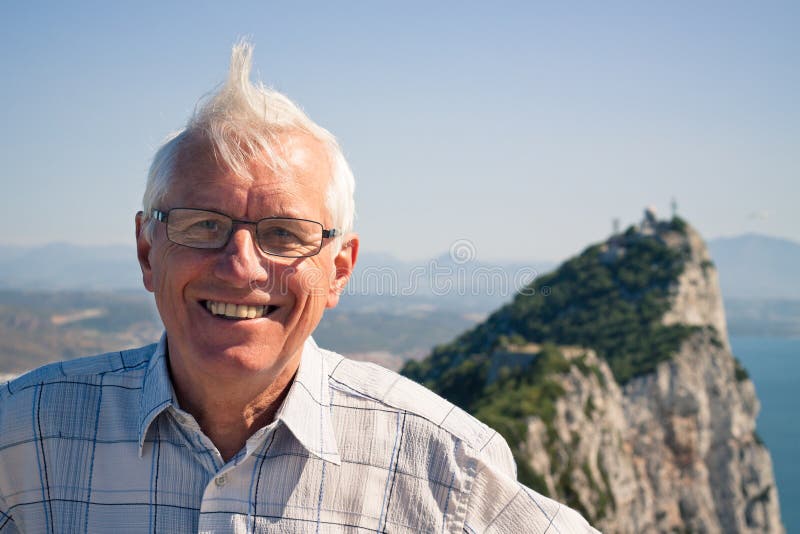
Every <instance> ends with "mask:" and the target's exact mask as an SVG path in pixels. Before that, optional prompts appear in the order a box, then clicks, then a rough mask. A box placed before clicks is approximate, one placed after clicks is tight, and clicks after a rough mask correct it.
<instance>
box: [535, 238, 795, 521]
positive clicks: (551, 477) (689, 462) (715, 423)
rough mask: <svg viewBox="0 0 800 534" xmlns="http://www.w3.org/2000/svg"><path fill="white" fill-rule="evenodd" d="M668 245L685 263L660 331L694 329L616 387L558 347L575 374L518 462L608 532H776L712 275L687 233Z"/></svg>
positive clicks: (768, 481) (750, 399)
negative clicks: (667, 354) (649, 367)
mask: <svg viewBox="0 0 800 534" xmlns="http://www.w3.org/2000/svg"><path fill="white" fill-rule="evenodd" d="M666 237H668V239H670V240H671V242H669V243H668V244H669V246H670V247H684V250H687V251H688V256H687V260H686V263H685V267H684V270H683V273H682V274H681V276H680V277H679V279H678V283H677V287H676V288H674V291H673V292H672V294H671V297H670V298H671V307H670V309H669V311H668V312H667V313H666V314H665V315H664V318H663V321H664V323H665V324H677V323H681V324H689V325H694V326H698V327H700V328H698V329H696V330H695V332H694V333H692V334H691V335H690V336H689V337H688V338H687V339H685V340H684V341H683V342H682V344H681V347H680V350H679V351H678V352H677V354H675V355H674V356H673V357H672V358H671V359H669V360H668V361H663V362H661V363H659V364H658V365H657V367H656V369H655V371H653V372H650V373H648V374H646V375H644V376H637V377H635V378H633V379H631V380H629V381H628V382H627V383H626V384H625V385H624V386H620V385H618V383H617V382H616V381H615V379H614V375H613V374H612V372H611V370H610V368H609V366H608V365H607V364H606V362H605V361H604V360H602V359H601V358H598V357H597V355H596V354H595V353H594V352H593V351H592V350H578V349H575V348H570V349H562V353H563V354H564V355H565V356H566V357H567V359H569V360H570V361H573V362H574V361H576V358H578V357H580V358H581V365H580V366H578V365H573V366H571V367H570V369H569V371H568V372H566V373H562V374H560V375H559V376H558V377H557V378H555V380H556V381H557V382H558V383H559V384H560V385H561V387H562V388H563V390H564V394H563V395H562V396H561V397H560V398H559V399H558V400H557V401H556V403H555V406H556V415H555V417H554V418H553V419H552V421H547V422H546V421H544V420H543V419H541V418H540V417H535V416H534V417H530V418H528V421H527V422H528V432H527V439H526V440H525V442H524V443H523V444H521V453H522V456H523V458H524V461H527V463H528V465H529V466H530V467H531V468H532V469H533V471H535V472H536V473H539V474H542V476H543V479H544V483H545V485H546V488H547V493H549V494H550V495H553V496H556V497H558V498H561V499H564V500H566V501H567V502H569V503H570V504H571V505H572V506H574V507H576V508H578V509H580V510H581V511H582V512H584V514H585V515H586V516H587V517H590V518H592V520H593V522H594V524H595V526H597V527H598V528H600V529H601V530H603V531H606V532H615V533H641V532H708V533H717V532H719V533H733V532H752V533H756V532H758V533H765V532H783V531H784V529H783V526H782V524H781V520H780V510H779V505H778V494H777V488H776V485H775V479H774V475H773V470H772V462H771V459H770V455H769V452H768V451H767V449H766V448H765V447H764V446H763V445H762V444H761V442H760V441H759V439H758V437H757V435H756V433H755V419H756V415H757V413H758V410H759V402H758V399H757V398H756V395H755V389H754V387H753V384H752V382H751V381H750V380H749V379H748V378H747V377H746V373H744V371H743V370H742V369H741V368H740V367H739V366H738V363H737V362H736V360H735V359H734V357H733V355H732V354H731V352H730V348H729V343H728V339H727V332H726V328H725V318H724V313H723V311H722V310H723V308H722V299H721V296H720V293H719V289H718V287H719V286H718V282H717V274H716V270H715V269H714V267H713V264H711V261H710V258H709V256H708V252H707V250H706V247H705V245H704V243H703V241H702V239H701V238H700V237H699V235H698V234H697V233H696V232H695V231H694V230H692V229H691V228H689V227H687V228H686V229H685V232H684V233H683V235H682V236H681V237H677V234H675V233H670V234H669V235H668V236H666ZM587 368H588V369H591V370H593V372H586V369H587ZM548 427H549V428H550V430H549V434H548ZM553 430H554V431H555V434H556V436H557V438H556V439H552V437H551V436H552V434H553Z"/></svg>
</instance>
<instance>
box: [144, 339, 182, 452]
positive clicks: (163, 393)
mask: <svg viewBox="0 0 800 534" xmlns="http://www.w3.org/2000/svg"><path fill="white" fill-rule="evenodd" d="M174 403H175V397H174V394H173V390H172V383H171V382H170V379H169V370H168V369H167V333H166V332H164V333H163V334H162V335H161V339H159V340H158V344H157V345H156V350H155V352H154V353H153V355H152V356H151V357H150V364H149V365H148V366H147V371H145V373H144V377H143V378H142V397H141V399H140V400H139V457H140V458H141V457H142V454H143V448H144V440H145V437H146V436H147V430H148V429H149V428H150V423H152V422H153V420H154V419H155V418H156V417H158V415H159V414H160V413H161V412H163V411H164V410H166V409H167V408H168V407H170V406H171V405H173V404H174Z"/></svg>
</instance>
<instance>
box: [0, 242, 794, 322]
mask: <svg viewBox="0 0 800 534" xmlns="http://www.w3.org/2000/svg"><path fill="white" fill-rule="evenodd" d="M708 248H709V251H710V252H711V257H712V259H713V261H714V263H715V265H716V266H717V270H718V271H719V272H720V286H721V288H722V294H723V295H724V296H725V298H739V299H740V298H757V299H800V243H797V242H795V241H791V240H788V239H782V238H777V237H772V236H767V235H759V234H744V235H740V236H733V237H720V238H715V239H711V240H709V241H708ZM470 252H471V253H472V252H474V251H470ZM462 259H463V258H462ZM459 262H460V263H459ZM555 266H556V262H553V261H549V260H537V261H529V262H525V261H486V260H481V259H479V258H477V257H474V253H473V254H472V255H471V256H468V258H467V261H461V260H457V261H456V260H454V257H453V254H452V253H444V254H441V255H439V256H437V257H435V258H430V259H427V260H416V261H409V260H400V259H398V258H396V257H394V256H393V255H391V254H390V253H386V252H372V251H369V250H364V251H362V253H361V255H360V258H359V261H358V263H357V265H356V272H355V276H354V277H353V283H352V285H351V287H348V288H347V291H348V293H349V294H351V295H356V296H366V295H369V296H377V297H387V296H397V294H396V293H398V292H400V291H405V293H406V294H407V295H406V296H413V297H418V298H422V299H423V300H424V299H426V298H427V297H436V300H437V301H438V302H439V303H440V305H446V306H448V307H463V306H465V305H466V306H467V307H472V308H475V309H477V308H480V309H481V310H482V311H484V312H486V311H489V310H491V309H494V308H495V307H497V306H498V305H500V304H501V303H502V302H504V301H507V300H510V299H511V297H513V294H514V292H515V291H516V290H518V289H519V288H520V287H522V286H524V285H525V283H527V282H528V281H530V280H527V281H525V276H526V275H527V276H532V275H533V274H534V273H535V274H536V275H538V276H541V275H542V274H545V273H546V272H548V271H550V270H551V269H552V268H553V267H555ZM497 268H500V269H501V270H502V271H503V272H505V273H506V274H507V280H508V282H509V284H508V286H507V287H506V289H505V291H503V288H502V287H500V286H498V287H495V288H494V291H493V292H492V294H491V295H488V294H486V292H483V293H481V292H478V294H469V292H468V291H467V292H466V293H467V294H463V295H458V294H457V293H456V292H455V291H450V292H448V291H443V289H447V288H446V287H443V286H447V284H448V283H451V284H452V283H454V282H456V281H457V276H458V275H459V273H461V274H462V275H466V276H473V275H474V273H475V272H476V270H477V271H478V272H480V269H483V270H484V276H485V277H486V278H488V274H487V273H491V272H496V269H497ZM448 269H449V270H450V272H451V275H450V276H447V275H446V274H442V273H446V272H447V270H448ZM387 273H392V274H390V275H388V276H387ZM437 273H438V277H437V276H436V274H437ZM514 275H518V278H517V280H514V278H513V277H514ZM448 280H449V282H448ZM521 281H525V283H522V284H520V283H519V282H521ZM437 282H438V284H439V287H438V288H437V287H436V283H437ZM515 282H516V284H515ZM141 287H142V286H141V273H140V271H139V266H138V263H137V262H136V249H135V247H134V245H133V244H131V245H96V246H88V245H87V246H81V245H73V244H69V243H50V244H47V245H41V246H31V247H28V246H18V245H0V288H6V289H39V290H64V289H69V290H116V289H140V288H141ZM467 289H468V288H467ZM393 292H394V293H395V294H393ZM442 293H444V295H442ZM462 293H464V292H463V291H462ZM456 297H462V298H456ZM456 301H457V302H456ZM344 303H345V304H346V301H344ZM360 304H363V303H360Z"/></svg>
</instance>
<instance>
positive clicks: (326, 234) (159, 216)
mask: <svg viewBox="0 0 800 534" xmlns="http://www.w3.org/2000/svg"><path fill="white" fill-rule="evenodd" d="M172 210H192V211H203V212H207V213H214V214H216V215H221V216H223V217H226V218H228V219H230V220H231V228H230V230H229V231H228V237H226V238H225V242H224V243H223V244H222V245H220V246H219V247H195V246H192V245H187V244H185V243H179V242H177V241H175V240H173V239H172V237H171V236H170V235H169V234H170V232H169V223H168V220H169V214H170V212H171V211H172ZM150 214H151V216H152V217H153V219H155V220H156V221H158V222H162V223H164V224H166V225H167V228H166V230H167V239H169V240H170V242H172V243H175V244H176V245H180V246H182V247H187V248H193V249H197V250H221V249H223V248H225V247H226V246H228V243H229V242H230V240H231V236H232V235H233V230H234V226H235V225H237V224H239V225H246V226H252V227H253V237H254V240H255V242H256V244H257V245H258V250H260V251H261V252H263V253H264V254H267V255H269V256H278V257H280V258H294V259H297V258H310V257H312V256H316V255H317V254H319V253H320V251H322V246H323V245H324V241H325V239H332V238H334V237H339V236H340V235H341V231H340V230H338V229H336V228H325V227H324V226H323V224H322V223H321V222H319V221H312V220H311V219H300V218H297V217H264V218H263V219H259V220H257V221H245V220H243V219H234V218H233V217H231V216H230V215H228V214H226V213H222V212H221V211H216V210H206V209H202V208H183V207H175V208H170V209H168V210H166V211H164V210H159V209H155V208H154V209H153V210H152V211H151V212H150ZM269 220H280V221H302V222H309V223H314V224H316V225H318V226H319V228H320V230H321V233H322V238H321V239H320V240H319V247H317V250H316V251H315V252H313V253H311V254H302V255H299V256H287V255H285V254H276V253H274V252H269V251H266V250H264V247H262V246H261V241H260V240H259V239H258V232H257V231H256V230H257V228H258V223H260V222H261V221H269Z"/></svg>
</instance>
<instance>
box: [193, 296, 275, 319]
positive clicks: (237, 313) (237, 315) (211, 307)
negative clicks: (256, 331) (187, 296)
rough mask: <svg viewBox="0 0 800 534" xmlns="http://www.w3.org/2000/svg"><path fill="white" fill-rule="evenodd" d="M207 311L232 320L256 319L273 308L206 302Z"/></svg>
mask: <svg viewBox="0 0 800 534" xmlns="http://www.w3.org/2000/svg"><path fill="white" fill-rule="evenodd" d="M206 309H207V310H208V311H210V312H211V313H212V314H214V315H221V316H223V317H228V318H232V319H255V318H256V317H264V316H265V315H266V314H267V313H269V312H271V311H272V310H273V309H274V307H271V306H248V305H247V304H231V303H230V302H216V301H212V300H207V301H206Z"/></svg>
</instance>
